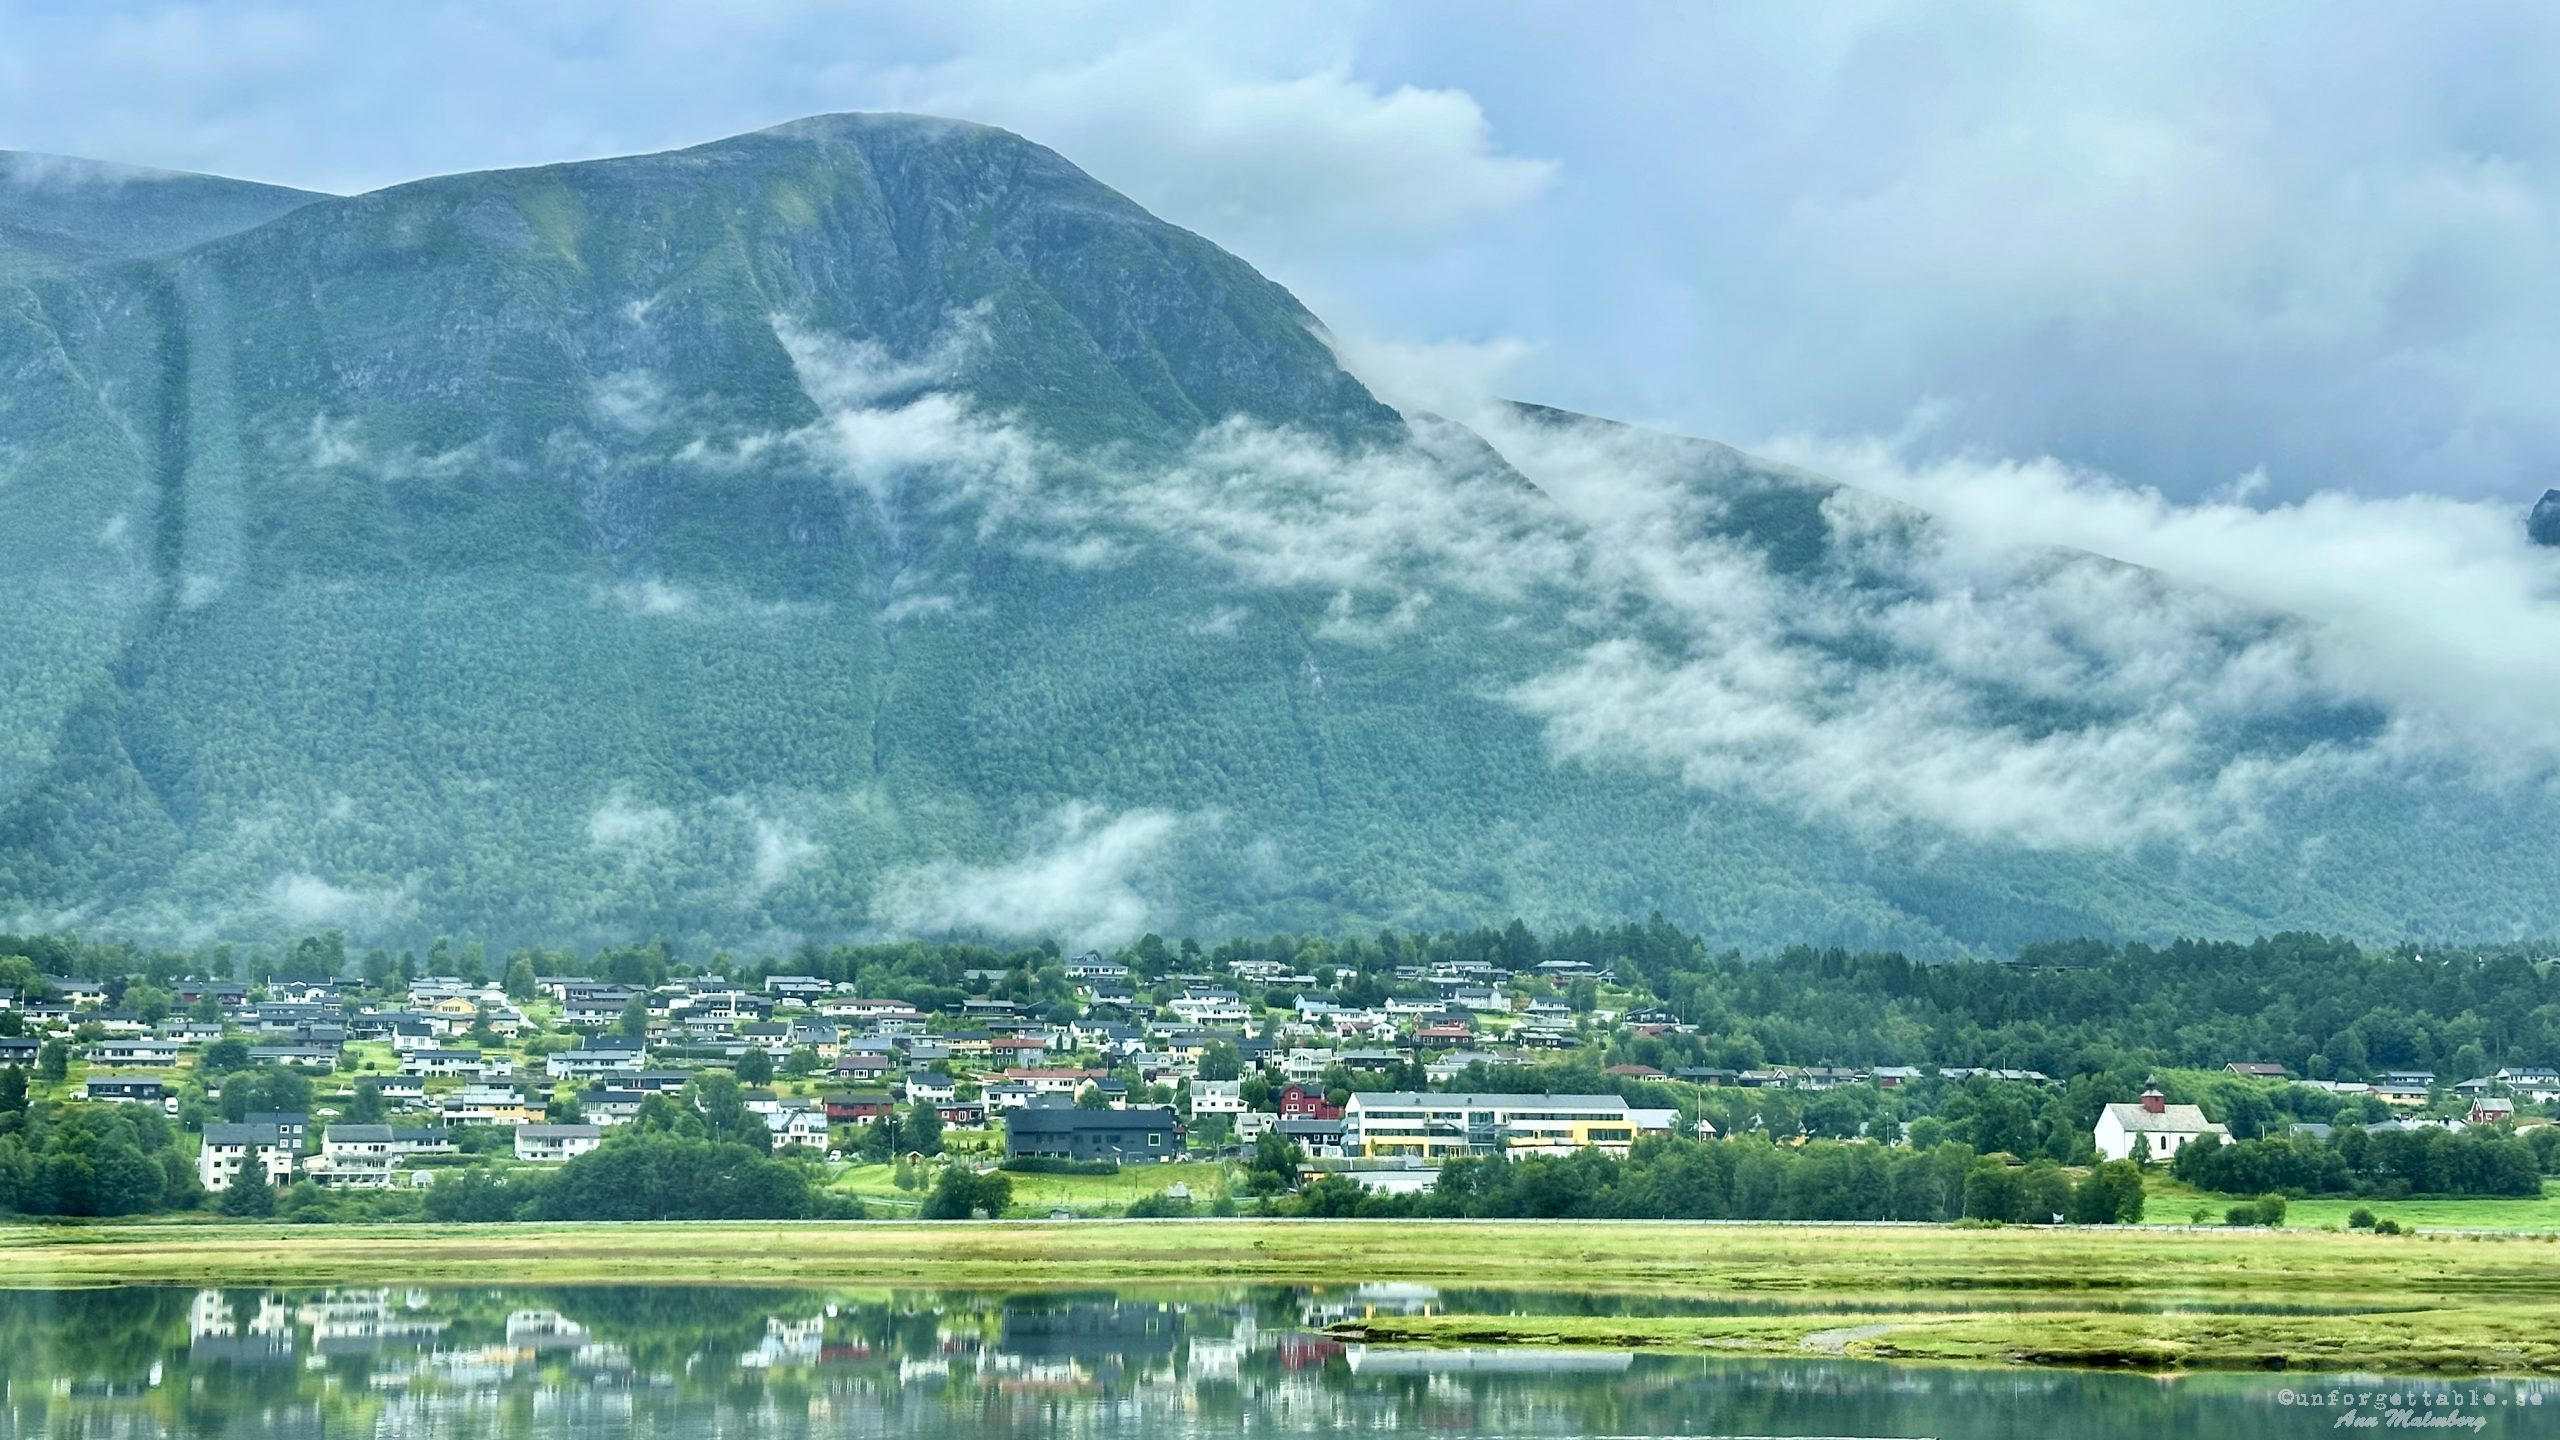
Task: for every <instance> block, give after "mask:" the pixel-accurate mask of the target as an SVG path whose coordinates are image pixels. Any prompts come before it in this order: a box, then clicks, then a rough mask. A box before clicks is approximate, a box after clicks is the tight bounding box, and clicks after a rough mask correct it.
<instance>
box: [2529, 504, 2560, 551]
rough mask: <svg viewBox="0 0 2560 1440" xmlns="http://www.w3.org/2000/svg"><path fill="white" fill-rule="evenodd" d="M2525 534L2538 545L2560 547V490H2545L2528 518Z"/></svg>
mask: <svg viewBox="0 0 2560 1440" xmlns="http://www.w3.org/2000/svg"><path fill="white" fill-rule="evenodd" d="M2524 533H2525V534H2526V536H2527V537H2529V538H2530V539H2531V540H2532V541H2533V543H2534V544H2536V545H2560V490H2545V491H2543V492H2542V498H2541V499H2540V500H2537V501H2535V502H2534V505H2533V514H2532V515H2530V516H2528V517H2526V519H2525V522H2524Z"/></svg>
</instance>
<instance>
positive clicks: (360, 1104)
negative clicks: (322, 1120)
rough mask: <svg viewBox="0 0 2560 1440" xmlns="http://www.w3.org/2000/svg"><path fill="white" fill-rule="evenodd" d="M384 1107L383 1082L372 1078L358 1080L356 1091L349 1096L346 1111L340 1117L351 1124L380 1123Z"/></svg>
mask: <svg viewBox="0 0 2560 1440" xmlns="http://www.w3.org/2000/svg"><path fill="white" fill-rule="evenodd" d="M384 1108H385V1107H384V1105H383V1103H382V1082H381V1081H379V1080H375V1079H371V1078H367V1079H363V1080H358V1081H357V1082H356V1088H355V1091H354V1093H353V1094H350V1095H349V1096H348V1097H347V1108H346V1113H345V1114H344V1115H342V1116H341V1117H340V1118H341V1119H343V1120H345V1121H346V1122H347V1123H348V1124H350V1125H379V1124H381V1123H382V1116H383V1111H384Z"/></svg>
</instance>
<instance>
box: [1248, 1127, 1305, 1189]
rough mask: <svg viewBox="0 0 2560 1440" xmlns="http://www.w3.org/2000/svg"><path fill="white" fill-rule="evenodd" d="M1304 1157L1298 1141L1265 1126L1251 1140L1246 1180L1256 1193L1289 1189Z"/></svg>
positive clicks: (1292, 1185)
mask: <svg viewBox="0 0 2560 1440" xmlns="http://www.w3.org/2000/svg"><path fill="white" fill-rule="evenodd" d="M1305 1158H1306V1156H1305V1154H1304V1153H1303V1152H1302V1151H1300V1150H1299V1149H1298V1142H1297V1141H1295V1140H1292V1139H1290V1138H1289V1137H1288V1136H1286V1135H1283V1134H1281V1133H1280V1132H1279V1131H1277V1130H1265V1131H1263V1132H1262V1134H1261V1135H1259V1136H1257V1137H1256V1138H1255V1140H1254V1142H1253V1159H1252V1161H1251V1163H1249V1164H1248V1165H1247V1166H1246V1167H1245V1176H1246V1184H1247V1185H1249V1186H1250V1187H1251V1188H1252V1189H1253V1191H1254V1193H1256V1194H1270V1193H1273V1192H1275V1191H1280V1190H1287V1189H1290V1188H1292V1187H1294V1186H1295V1185H1296V1184H1297V1183H1298V1166H1299V1163H1300V1162H1301V1161H1303V1160H1304V1159H1305Z"/></svg>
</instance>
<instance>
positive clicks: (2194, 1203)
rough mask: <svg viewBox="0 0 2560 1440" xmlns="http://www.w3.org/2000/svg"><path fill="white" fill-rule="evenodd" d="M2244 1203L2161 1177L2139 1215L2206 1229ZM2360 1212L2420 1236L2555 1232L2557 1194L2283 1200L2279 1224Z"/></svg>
mask: <svg viewBox="0 0 2560 1440" xmlns="http://www.w3.org/2000/svg"><path fill="white" fill-rule="evenodd" d="M2248 1198H2250V1197H2247V1196H2239V1195H2213V1194H2208V1193H2206V1192H2204V1191H2201V1190H2197V1189H2195V1188H2193V1187H2191V1186H2186V1185H2181V1184H2179V1183H2178V1182H2177V1181H2175V1180H2172V1179H2170V1178H2168V1177H2167V1176H2165V1175H2153V1176H2151V1177H2149V1179H2148V1181H2147V1183H2146V1187H2145V1199H2144V1211H2145V1214H2146V1216H2147V1218H2148V1219H2149V1220H2150V1221H2151V1222H2152V1223H2154V1224H2162V1225H2177V1224H2184V1223H2185V1222H2186V1221H2187V1218H2188V1217H2189V1216H2190V1215H2191V1214H2192V1213H2193V1212H2194V1211H2195V1210H2196V1209H2197V1208H2198V1207H2202V1208H2203V1209H2204V1211H2205V1212H2206V1215H2207V1220H2206V1223H2207V1224H2217V1223H2219V1222H2220V1221H2221V1219H2222V1213H2223V1212H2224V1211H2225V1210H2228V1209H2230V1208H2231V1207H2232V1206H2234V1205H2236V1204H2239V1203H2240V1202H2241V1201H2242V1200H2244V1199H2248ZM2359 1206H2361V1207H2363V1208H2365V1209H2368V1210H2371V1211H2372V1212H2373V1213H2374V1215H2375V1217H2376V1218H2378V1219H2391V1220H2397V1221H2399V1222H2400V1224H2401V1225H2402V1226H2403V1227H2412V1226H2414V1227H2416V1228H2418V1229H2421V1230H2518V1231H2542V1232H2554V1231H2560V1188H2555V1187H2554V1186H2552V1185H2551V1184H2549V1183H2545V1185H2544V1186H2543V1191H2542V1194H2541V1195H2539V1196H2537V1197H2535V1198H2533V1199H2529V1200H2523V1199H2519V1200H2501V1199H2481V1200H2354V1199H2334V1200H2332V1199H2317V1198H2315V1199H2307V1200H2288V1201H2286V1202H2285V1216H2284V1223H2285V1225H2286V1227H2287V1228H2289V1229H2297V1230H2319V1229H2332V1230H2343V1229H2345V1228H2346V1224H2347V1215H2348V1213H2349V1212H2350V1211H2353V1210H2355V1209H2356V1208H2357V1207H2359Z"/></svg>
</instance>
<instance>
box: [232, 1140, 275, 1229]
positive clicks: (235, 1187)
mask: <svg viewBox="0 0 2560 1440" xmlns="http://www.w3.org/2000/svg"><path fill="white" fill-rule="evenodd" d="M222 1213H223V1214H225V1215H228V1216H230V1217H231V1218H232V1219H234V1220H263V1219H265V1218H266V1217H268V1216H270V1215H273V1214H274V1213H276V1192H275V1187H274V1186H272V1185H269V1184H268V1183H267V1167H266V1166H265V1165H264V1164H262V1163H260V1161H259V1159H258V1157H257V1155H256V1153H255V1152H252V1153H251V1154H250V1156H249V1158H248V1162H247V1163H246V1164H244V1165H242V1166H241V1167H240V1173H239V1174H238V1175H236V1176H234V1177H233V1178H232V1181H231V1188H230V1189H228V1190H225V1191H223V1192H222Z"/></svg>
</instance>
